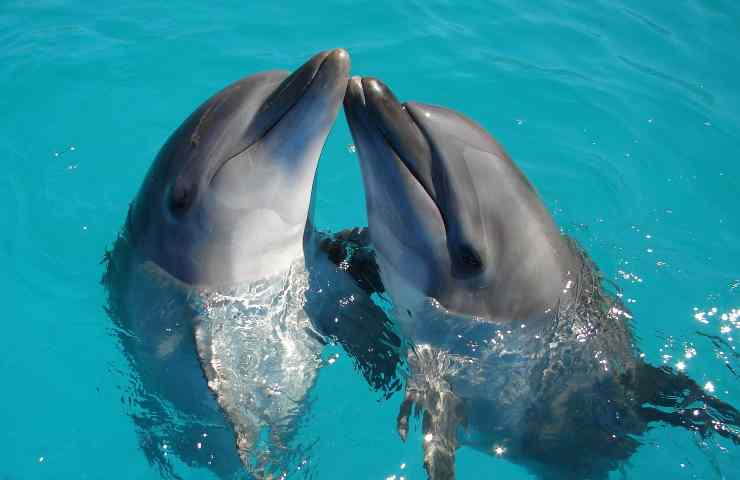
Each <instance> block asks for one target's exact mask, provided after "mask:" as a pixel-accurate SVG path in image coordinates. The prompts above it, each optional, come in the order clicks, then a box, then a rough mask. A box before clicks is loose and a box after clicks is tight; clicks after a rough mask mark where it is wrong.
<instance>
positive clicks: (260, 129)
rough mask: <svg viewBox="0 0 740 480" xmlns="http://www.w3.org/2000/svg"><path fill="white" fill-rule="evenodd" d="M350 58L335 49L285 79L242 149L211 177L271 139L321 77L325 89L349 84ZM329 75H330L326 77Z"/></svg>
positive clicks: (258, 116) (257, 116)
mask: <svg viewBox="0 0 740 480" xmlns="http://www.w3.org/2000/svg"><path fill="white" fill-rule="evenodd" d="M349 62H350V61H349V54H348V53H347V51H346V50H345V49H343V48H335V49H333V50H326V51H323V52H320V53H317V54H316V55H314V56H313V57H311V59H309V60H308V61H307V62H306V63H304V64H303V65H302V66H301V67H300V68H298V69H297V70H295V71H294V72H293V73H291V74H290V75H289V76H288V77H287V78H285V79H284V80H283V81H282V82H281V83H280V84H279V85H278V86H277V87H276V88H275V90H273V92H272V93H271V94H270V95H268V96H267V98H266V99H265V100H264V102H263V103H262V105H261V106H260V108H259V109H258V110H257V112H256V114H255V118H254V119H253V120H252V122H251V123H250V125H249V128H248V129H247V131H246V132H245V134H244V140H243V142H241V148H240V149H239V150H238V151H236V152H234V153H232V154H231V155H229V156H228V157H227V158H225V159H224V161H223V162H222V163H221V165H220V166H219V167H218V168H217V169H215V171H214V172H213V175H211V181H213V179H214V178H216V177H217V176H218V174H219V172H220V171H221V169H222V168H223V167H224V165H226V164H227V163H229V162H230V161H231V160H233V159H235V158H236V157H239V156H240V155H241V154H243V153H244V152H245V151H247V150H249V149H250V148H251V147H252V146H253V145H254V144H255V143H257V142H258V141H259V140H260V139H262V138H264V137H265V136H267V135H268V134H269V133H270V132H271V131H272V130H273V129H274V128H275V127H276V126H277V125H279V124H280V121H281V120H282V119H283V118H284V117H285V116H286V115H287V114H288V113H289V112H290V111H291V109H292V108H293V107H295V106H296V105H297V104H298V102H300V101H301V99H302V98H303V97H304V96H305V95H306V93H307V92H309V91H310V90H311V88H312V87H313V86H314V85H315V84H316V83H317V79H318V78H319V77H320V76H321V77H322V80H325V81H324V85H320V86H319V87H320V88H323V87H325V86H326V85H328V84H332V85H333V84H339V83H340V82H342V81H345V80H346V78H347V76H348V72H349ZM325 72H327V74H326V75H323V73H325Z"/></svg>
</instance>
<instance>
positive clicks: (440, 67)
mask: <svg viewBox="0 0 740 480" xmlns="http://www.w3.org/2000/svg"><path fill="white" fill-rule="evenodd" d="M119 3H120V2H96V4H95V6H93V4H92V3H90V2H72V1H39V2H11V1H6V2H3V4H2V5H1V6H0V89H1V91H2V94H0V107H2V113H3V115H2V117H0V162H2V164H1V165H2V170H1V173H0V201H2V208H0V226H2V232H3V233H2V234H1V235H0V262H2V265H3V268H2V271H3V274H2V275H0V286H1V287H2V290H3V291H4V292H5V295H4V298H5V302H4V309H3V310H4V315H3V317H4V332H3V333H4V334H3V335H2V339H1V340H0V369H1V370H2V380H3V388H2V397H1V398H2V400H0V425H2V428H0V479H3V480H10V479H13V480H15V479H37V478H38V479H59V478H84V479H98V478H111V479H129V478H137V479H147V478H159V471H158V470H157V469H156V467H153V466H150V465H149V464H148V462H147V460H146V458H145V456H144V454H143V453H142V450H141V448H140V447H139V444H138V439H137V436H136V432H135V428H134V425H133V423H132V421H131V420H130V418H129V416H128V412H129V410H128V408H129V400H130V392H129V391H128V388H129V377H130V376H131V372H130V371H128V369H129V367H128V365H127V363H126V361H125V359H124V356H123V353H122V352H121V351H120V348H119V347H118V344H117V342H116V340H115V338H114V336H113V334H112V326H111V322H110V320H109V318H108V317H107V315H106V313H105V312H104V310H103V306H104V303H105V293H104V291H103V288H102V287H101V286H100V284H99V280H100V277H101V274H102V271H103V266H102V265H101V264H100V260H101V258H102V255H103V252H104V251H105V249H106V247H108V246H110V244H111V242H112V241H113V240H114V239H115V236H116V233H117V232H118V230H119V229H120V226H121V225H122V222H123V220H124V217H125V214H126V210H127V207H128V203H129V202H130V200H131V199H132V198H133V195H134V194H135V192H136V191H137V189H138V187H139V184H140V182H141V180H142V178H143V175H144V173H145V171H146V169H147V168H148V166H149V164H150V162H151V160H152V159H153V157H154V155H155V154H156V152H157V150H158V149H159V147H160V146H161V144H162V143H163V142H164V140H165V139H166V138H167V136H168V135H169V134H170V132H171V131H172V130H173V129H174V128H175V127H176V126H177V125H178V124H179V123H180V122H181V121H182V119H184V118H185V116H186V115H187V114H189V113H190V112H191V111H192V109H193V108H194V107H195V106H196V105H197V104H199V103H200V102H201V101H202V100H203V99H205V98H207V97H208V96H210V95H211V94H212V93H213V92H214V91H216V90H217V89H219V88H221V87H222V86H224V85H225V84H227V83H229V82H231V81H233V80H235V79H237V78H239V77H241V76H244V75H246V74H248V73H252V72H256V71H260V70H266V69H272V68H294V67H297V66H298V65H299V64H301V63H302V62H303V61H304V60H305V59H307V58H308V57H309V56H310V55H311V54H312V53H314V52H316V51H319V50H322V49H326V48H332V47H337V46H341V47H345V48H347V49H348V50H349V51H350V54H351V55H352V61H353V71H354V73H356V74H368V75H374V76H378V77H380V78H382V79H384V80H385V81H386V82H387V83H388V84H389V85H390V86H391V88H393V90H394V91H395V92H396V93H397V94H398V95H399V97H400V98H402V99H408V100H411V99H414V100H419V101H424V102H429V103H439V104H443V105H446V106H450V107H453V108H455V109H458V110H460V111H462V112H465V113H466V114H468V115H470V116H471V117H473V118H475V119H476V120H478V121H479V122H480V123H482V124H483V125H484V126H485V127H486V128H487V129H489V130H490V131H491V132H492V133H493V134H494V136H495V137H497V138H498V139H499V140H500V141H501V142H502V143H503V144H504V145H505V147H506V148H507V150H508V151H509V153H510V155H511V156H512V158H513V159H514V160H515V161H516V162H518V164H519V165H520V166H521V167H522V169H523V170H524V171H525V173H526V174H527V175H528V176H529V178H530V179H531V180H532V182H533V183H534V184H535V185H536V186H537V188H538V190H539V191H540V193H541V195H542V196H543V198H544V200H545V202H546V204H547V205H548V206H549V207H550V208H551V211H553V213H554V215H555V218H556V220H557V222H558V223H559V224H560V225H561V226H562V227H563V228H564V229H565V230H566V231H567V232H569V233H571V234H572V235H573V236H575V237H576V238H577V239H578V240H579V241H580V242H581V243H582V244H583V245H584V246H585V247H586V248H587V249H588V250H589V252H590V254H591V256H592V257H593V258H594V259H595V260H596V262H597V263H598V264H599V266H600V267H601V268H602V270H603V271H604V272H605V274H606V276H607V277H609V278H613V279H614V280H615V281H616V283H617V284H618V285H619V286H620V287H621V288H622V289H623V293H624V299H625V301H626V302H627V304H628V306H629V307H630V308H631V310H632V313H633V314H634V317H635V329H636V334H637V336H638V337H639V339H640V340H639V347H640V349H641V350H643V351H644V352H645V354H646V356H647V358H648V359H649V360H650V361H651V362H652V363H654V364H659V363H661V362H667V363H668V364H671V365H675V364H676V363H677V362H679V361H681V362H683V364H685V368H686V371H687V372H688V373H689V374H690V375H691V376H692V377H693V378H694V379H695V380H696V381H697V382H698V383H699V384H701V385H705V384H706V383H707V382H710V383H711V384H712V385H713V386H714V388H715V394H716V395H717V396H719V397H720V398H722V399H723V400H726V401H729V402H730V403H733V404H734V405H736V406H738V405H740V379H738V377H737V374H738V372H740V361H739V360H738V353H736V351H735V345H736V344H737V343H738V340H740V330H738V329H739V328H740V317H738V316H737V315H736V314H733V309H739V310H740V213H738V206H739V205H740V203H739V200H740V195H739V194H738V192H740V88H738V82H737V79H738V78H740V28H738V25H740V5H738V4H737V3H735V2H732V1H691V2H680V3H674V2H651V3H652V4H651V5H650V6H647V7H646V6H644V5H643V3H644V2H637V1H630V2H593V3H592V4H591V5H589V6H584V5H581V3H580V2H578V3H577V2H568V1H557V2H556V1H547V2H540V6H539V7H532V6H528V7H524V6H522V5H520V3H521V2H516V1H498V2H476V4H475V6H469V5H468V3H466V4H465V5H462V4H460V5H458V4H455V3H453V2H436V1H435V2H429V1H426V2H418V3H416V2H393V3H391V2H389V3H387V4H381V3H380V2H340V1H328V2H316V3H320V5H313V6H308V5H307V4H306V3H307V2H281V3H280V4H279V5H278V4H277V2H263V4H262V5H252V4H249V3H247V2H243V3H236V2H230V3H228V4H227V5H221V6H218V7H215V6H209V5H207V4H206V2H168V3H162V4H158V3H156V2H139V3H138V4H137V5H136V6H121V5H119ZM350 143H351V138H350V135H349V131H348V129H347V126H346V124H345V123H344V118H343V116H342V115H340V117H339V121H338V123H337V125H336V127H335V128H334V130H333V132H332V134H331V136H330V138H329V140H328V142H327V144H326V148H325V150H324V155H323V157H322V159H321V164H320V168H319V177H318V192H317V194H316V196H317V202H318V203H317V212H316V213H317V219H318V225H319V226H320V227H322V228H330V229H338V228H343V227H348V226H352V225H358V224H363V223H365V214H364V199H363V194H362V188H361V179H360V174H359V169H358V165H357V159H356V156H355V154H353V153H352V152H351V149H349V148H348V146H349V145H350ZM710 336H713V337H714V338H711V337H710ZM733 337H737V338H733ZM337 353H340V356H339V359H338V361H337V362H336V363H335V364H333V365H332V366H331V367H329V368H326V369H324V370H323V371H322V373H321V376H320V379H319V382H318V385H317V386H316V388H315V390H314V393H313V397H314V399H315V402H314V403H315V405H314V409H313V413H312V415H311V417H310V418H307V419H306V428H308V429H310V430H311V431H313V432H315V433H316V434H317V435H318V436H320V442H319V444H317V445H316V447H315V448H314V451H313V452H312V455H311V457H310V459H309V462H308V463H307V469H308V471H309V473H308V475H307V476H309V477H310V478H316V479H334V478H357V479H385V478H388V477H391V476H392V475H396V476H397V478H398V477H400V476H401V475H403V476H405V477H406V478H407V479H409V480H410V479H421V478H423V470H422V467H421V447H420V438H419V437H420V433H419V431H418V430H417V431H415V432H412V434H411V435H410V440H409V442H408V443H407V444H403V443H401V441H400V440H399V439H398V437H397V435H396V434H395V432H394V425H395V417H396V413H397V409H398V405H399V403H400V401H401V395H398V394H397V395H395V396H394V397H392V398H391V399H389V400H382V399H381V398H380V396H379V394H375V393H371V392H369V391H368V388H367V386H366V384H365V383H364V381H363V380H362V379H361V377H359V375H357V374H356V373H354V372H353V369H352V365H351V362H350V360H349V359H348V358H346V356H345V355H344V354H343V353H342V352H341V351H337ZM643 441H644V446H643V447H642V448H641V449H640V450H639V452H638V453H637V454H636V455H635V456H634V457H633V458H632V460H631V462H630V463H629V464H628V465H626V466H625V468H624V472H623V473H624V474H625V475H626V476H627V477H628V478H636V479H645V478H650V477H652V476H655V475H665V476H666V477H667V478H687V479H688V478H728V479H729V478H739V477H740V449H738V447H733V446H732V445H731V444H729V443H728V442H726V441H724V440H722V441H720V440H718V439H717V438H714V437H710V438H709V439H707V440H706V441H702V440H701V439H698V438H696V437H695V436H693V435H692V434H690V433H688V432H687V431H685V430H678V429H673V428H669V427H663V426H656V427H655V428H654V429H653V430H652V431H650V432H649V433H648V434H647V435H646V436H645V437H644V439H643ZM457 465H458V471H459V478H462V479H467V478H476V479H477V478H493V477H494V476H495V477H496V478H502V479H520V478H530V476H529V474H528V473H527V472H525V471H524V470H523V469H521V468H519V467H515V466H512V465H511V464H509V463H507V462H506V461H505V459H496V458H493V457H491V456H486V455H483V454H481V453H478V452H475V451H472V450H470V449H462V450H461V451H460V452H459V453H458V462H457ZM402 466H403V468H402ZM175 469H176V471H177V472H178V474H179V475H180V476H182V477H183V478H210V477H209V473H208V472H205V471H202V470H189V469H188V468H187V467H184V466H182V465H177V464H176V465H175ZM614 477H615V478H621V477H620V474H619V473H615V474H614Z"/></svg>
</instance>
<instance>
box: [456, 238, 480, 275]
mask: <svg viewBox="0 0 740 480" xmlns="http://www.w3.org/2000/svg"><path fill="white" fill-rule="evenodd" d="M456 257H457V262H455V263H457V267H458V269H459V272H460V273H462V274H463V275H474V274H476V273H479V272H480V271H481V270H483V260H482V259H481V256H480V254H479V253H478V252H477V251H476V250H475V249H474V248H473V247H472V246H470V245H460V246H459V247H458V248H457V255H456Z"/></svg>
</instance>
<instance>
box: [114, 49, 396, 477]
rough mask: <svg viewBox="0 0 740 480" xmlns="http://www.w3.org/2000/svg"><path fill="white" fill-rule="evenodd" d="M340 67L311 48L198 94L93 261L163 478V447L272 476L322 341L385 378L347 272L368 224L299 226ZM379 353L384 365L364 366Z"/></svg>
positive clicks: (167, 467)
mask: <svg viewBox="0 0 740 480" xmlns="http://www.w3.org/2000/svg"><path fill="white" fill-rule="evenodd" d="M349 65H350V61H349V55H348V54H347V52H346V51H345V50H342V49H336V50H331V51H325V52H321V53H319V54H317V55H315V56H313V57H312V58H311V59H310V60H308V61H307V62H306V63H305V64H304V65H303V66H301V67H300V68H298V69H297V70H296V71H295V72H293V73H292V74H291V73H289V72H286V71H270V72H265V73H258V74H255V75H250V76H247V77H245V78H243V79H241V80H239V81H237V82H235V83H232V84H231V85H229V86H227V87H226V88H224V89H223V90H221V91H219V92H218V93H216V94H215V95H213V96H212V97H211V98H209V99H208V100H207V101H205V102H204V103H203V104H202V105H200V106H199V107H198V108H197V109H196V110H195V111H194V112H193V113H192V114H191V115H190V116H189V117H188V118H187V119H186V120H185V121H184V122H183V123H182V124H181V125H180V126H179V127H178V128H177V130H175V131H174V133H173V134H172V135H171V136H170V137H169V139H168V140H167V141H166V143H165V144H164V146H163V147H162V148H161V150H160V151H159V153H158V155H157V157H156V158H155V160H154V162H153V164H152V165H151V168H150V170H149V172H148V173H147V175H146V177H145V179H144V181H143V184H142V186H141V188H140V191H139V192H138V195H137V196H136V198H135V199H134V201H133V203H132V204H131V206H130V208H129V212H128V216H127V218H126V222H125V225H124V227H123V230H122V232H121V233H120V234H119V237H118V239H117V240H116V242H115V244H114V245H113V248H112V249H111V250H110V251H109V252H107V254H106V256H105V260H106V263H107V266H106V272H105V274H104V277H103V283H104V284H105V286H106V287H107V290H108V311H109V313H110V315H111V317H112V318H113V320H114V322H115V325H116V327H117V332H118V337H119V339H120V342H121V345H122V347H123V350H124V352H125V354H126V356H127V357H128V359H129V360H130V363H131V365H132V367H133V370H134V372H132V373H131V376H132V384H133V389H134V394H133V395H132V397H133V398H131V399H130V402H131V403H132V405H133V408H132V411H133V413H132V416H133V417H134V420H135V421H136V424H137V426H138V428H139V431H140V435H141V443H142V445H143V447H144V451H145V453H146V455H147V457H148V458H149V460H150V461H151V462H152V463H154V464H156V465H157V466H158V467H159V468H160V470H162V472H163V473H164V474H167V475H169V476H176V474H175V472H174V467H173V465H174V463H173V461H171V460H170V458H171V457H172V456H174V457H176V458H178V459H179V460H180V461H183V462H185V463H186V464H189V465H191V466H195V467H201V468H206V469H209V470H211V471H213V472H214V473H215V474H216V475H218V476H219V477H222V478H230V477H233V476H235V475H238V474H239V472H243V466H242V465H245V466H246V467H247V469H248V470H249V472H250V473H251V474H253V475H254V476H255V477H258V478H278V477H280V476H281V475H284V474H285V473H286V471H287V470H288V469H289V467H290V464H291V462H293V461H294V460H295V459H296V458H298V457H300V456H301V455H304V454H305V452H304V451H300V450H296V449H291V448H289V446H288V444H289V441H290V439H291V436H292V434H293V432H294V431H295V427H296V422H297V420H298V418H299V417H300V416H301V415H302V414H303V413H304V411H305V408H306V401H305V400H306V396H307V394H308V391H309V389H310V388H311V386H312V385H313V384H314V382H315V379H316V376H317V373H318V370H319V367H320V366H321V365H322V360H321V357H320V354H321V350H322V348H323V346H324V344H325V343H326V342H327V341H331V340H332V339H336V338H338V341H339V343H341V344H342V345H344V346H345V348H347V349H348V350H349V351H350V352H352V351H354V352H358V358H360V357H361V359H360V360H359V362H360V363H361V366H362V368H361V370H362V371H363V373H364V374H365V375H366V377H368V379H369V380H371V382H374V383H375V384H381V383H383V381H384V379H386V378H390V377H392V375H393V372H392V371H391V370H392V369H393V368H394V367H395V362H396V361H397V355H396V357H395V358H394V356H393V350H392V349H391V348H390V347H387V348H386V347H384V346H383V345H374V344H373V345H369V344H368V340H367V339H368V338H370V339H371V341H373V342H374V341H375V339H377V338H385V339H386V340H387V341H388V345H392V344H393V343H394V342H395V341H396V340H397V337H393V335H392V333H390V332H386V331H385V323H387V318H386V317H385V314H384V313H383V312H382V310H380V309H379V308H378V307H376V306H375V305H374V304H373V303H372V302H371V301H370V300H369V296H367V295H365V293H364V292H365V291H366V290H367V287H363V285H365V284H366V283H367V284H372V282H373V275H372V269H368V268H363V269H362V278H360V277H359V276H357V275H353V274H352V272H353V271H355V270H357V269H354V268H353V267H352V266H353V265H355V264H366V263H368V260H367V259H368V258H372V257H371V253H370V252H366V244H367V240H366V238H367V233H366V231H363V230H352V231H348V232H343V233H341V234H340V235H337V236H332V235H329V234H325V233H321V232H318V231H316V230H315V229H314V227H313V225H312V220H311V213H312V203H311V197H312V191H313V190H312V188H313V184H314V176H315V172H316V167H317V162H318V160H319V156H320V154H321V151H322V148H323V145H324V141H325V139H326V137H327V135H328V133H329V131H330V129H331V127H332V125H333V123H334V120H335V117H336V115H337V112H338V110H339V107H340V104H341V100H342V98H343V96H344V92H345V89H346V84H347V79H348V71H349ZM363 252H365V253H363ZM353 276H355V277H357V281H354V280H353V278H352V277H353ZM368 282H370V283H368ZM329 285H331V288H328V286H329ZM322 292H325V293H323V294H322ZM345 297H347V298H350V299H351V301H341V302H340V301H339V300H343V299H344V298H345ZM363 298H364V299H366V302H365V303H363V302H362V299H363ZM353 306H354V307H355V308H352V307H353ZM329 319H332V320H333V321H329ZM339 320H342V321H341V322H339ZM376 320H378V321H379V322H380V323H374V322H375V321H376ZM363 322H365V323H363ZM327 325H330V328H328V327H327ZM342 325H347V326H348V330H344V331H343V330H342ZM347 332H349V334H348V333H347ZM366 332H371V335H372V336H371V337H367V336H365V333H366ZM358 333H362V335H363V336H362V337H360V336H358ZM350 334H351V335H353V336H351V335H350ZM353 338H357V339H358V340H357V341H356V342H355V341H354V340H353ZM396 343H397V342H396ZM371 347H373V348H371ZM368 351H370V352H371V353H367V352H368ZM382 355H386V357H387V358H388V359H389V360H388V362H387V365H388V368H389V369H391V370H388V369H386V370H382V368H384V367H382V366H379V367H378V368H375V367H374V364H373V362H374V361H375V360H378V362H377V363H378V365H380V364H381V363H383V362H385V360H384V359H379V358H380V357H379V356H382ZM384 358H385V357H384ZM299 459H300V458H299ZM280 478H282V477H280Z"/></svg>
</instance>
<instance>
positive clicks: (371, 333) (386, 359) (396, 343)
mask: <svg viewBox="0 0 740 480" xmlns="http://www.w3.org/2000/svg"><path fill="white" fill-rule="evenodd" d="M318 235H319V238H318V244H319V249H320V251H321V253H322V254H324V255H325V256H326V257H327V258H328V259H329V261H330V264H331V267H332V269H333V270H334V271H333V272H329V273H330V275H328V276H321V269H318V270H312V273H311V274H312V278H311V282H310V283H311V287H310V288H311V301H310V302H308V304H307V309H309V310H311V311H310V316H311V318H312V320H313V323H314V326H315V327H316V328H317V329H318V330H319V331H320V332H321V334H322V335H325V336H327V337H329V338H332V339H334V340H335V341H337V342H338V343H339V344H341V345H342V347H343V348H344V349H345V351H346V352H347V353H348V354H349V355H350V356H351V357H352V358H353V359H354V361H355V363H356V365H357V368H358V369H359V370H360V371H361V372H362V374H363V376H364V377H365V379H366V380H367V382H368V383H369V384H370V386H371V387H372V388H373V389H375V390H379V391H383V392H384V394H385V396H386V398H387V397H390V395H392V394H393V393H394V392H396V391H397V390H399V389H400V387H401V382H400V380H399V378H398V375H397V368H398V366H399V365H400V363H401V360H400V356H399V351H400V349H401V339H400V338H399V337H398V335H396V333H395V332H394V331H393V324H392V322H391V320H390V319H389V318H388V315H387V314H386V313H385V311H384V310H383V309H382V308H381V307H379V306H378V305H377V304H375V302H373V300H372V298H371V295H372V294H373V293H382V292H383V291H384V288H383V283H382V281H381V280H380V274H379V272H378V266H377V264H376V263H375V253H374V252H373V250H372V247H371V246H370V238H369V235H368V232H367V229H366V228H353V229H347V230H342V231H340V232H338V233H336V234H334V235H328V234H325V233H319V234H318ZM347 275H348V276H349V278H350V280H351V281H349V282H347V281H344V279H343V278H342V277H345V278H346V277H347ZM337 278H339V281H337Z"/></svg>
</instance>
